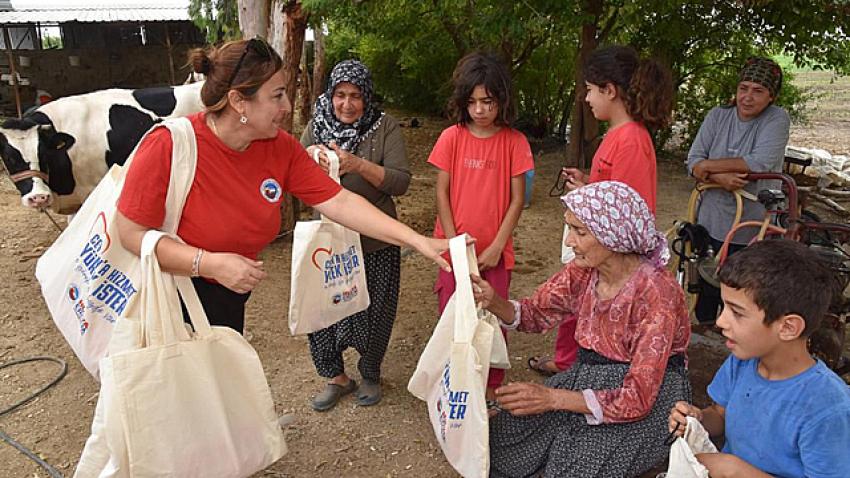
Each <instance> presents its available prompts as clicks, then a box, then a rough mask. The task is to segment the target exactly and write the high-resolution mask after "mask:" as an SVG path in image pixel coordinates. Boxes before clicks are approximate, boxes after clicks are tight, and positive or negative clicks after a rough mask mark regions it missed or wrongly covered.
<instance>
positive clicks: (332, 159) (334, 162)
mask: <svg viewBox="0 0 850 478" xmlns="http://www.w3.org/2000/svg"><path fill="white" fill-rule="evenodd" d="M321 152H322V150H321V149H319V148H316V149H314V150H313V161H315V162H316V164H319V153H321ZM325 155H326V156H327V157H328V176H330V177H331V179H333V180H334V181H336V183H337V184H340V182H339V181H340V180H339V156H337V154H336V153H335V152H334V151H331V150H326V151H325ZM321 216H322V222H330V223H333V221H331V220H330V219H327V218H326V217H325V215H324V214H322V215H321Z"/></svg>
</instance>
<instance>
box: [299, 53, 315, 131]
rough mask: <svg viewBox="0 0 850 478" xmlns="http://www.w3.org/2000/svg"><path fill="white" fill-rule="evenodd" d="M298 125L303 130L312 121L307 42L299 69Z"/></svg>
mask: <svg viewBox="0 0 850 478" xmlns="http://www.w3.org/2000/svg"><path fill="white" fill-rule="evenodd" d="M298 78H299V80H298V123H299V125H300V126H301V127H302V128H303V127H304V126H305V125H306V124H307V121H310V116H311V115H310V106H311V105H312V104H313V102H312V101H311V91H312V88H310V74H309V73H308V72H307V42H304V49H303V50H302V51H301V65H300V66H299V68H298Z"/></svg>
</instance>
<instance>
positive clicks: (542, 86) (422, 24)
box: [304, 0, 850, 144]
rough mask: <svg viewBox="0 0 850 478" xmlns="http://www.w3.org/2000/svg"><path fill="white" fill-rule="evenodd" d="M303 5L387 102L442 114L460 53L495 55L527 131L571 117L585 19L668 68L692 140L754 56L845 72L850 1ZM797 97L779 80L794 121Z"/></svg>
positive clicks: (335, 49) (800, 96)
mask: <svg viewBox="0 0 850 478" xmlns="http://www.w3.org/2000/svg"><path fill="white" fill-rule="evenodd" d="M304 6H305V8H307V9H309V10H311V11H312V12H314V13H316V14H318V15H320V16H321V17H322V18H324V19H326V22H327V24H328V28H329V32H330V33H329V36H328V38H327V43H328V49H327V52H328V63H329V64H330V65H332V64H334V63H335V62H336V61H339V60H341V59H344V58H349V57H358V58H360V59H362V60H363V61H364V62H365V63H366V64H368V65H369V66H370V67H371V68H372V70H373V73H374V76H375V82H376V85H377V87H378V90H379V91H380V92H381V93H382V94H383V95H384V97H385V99H386V100H388V101H389V102H392V103H394V104H396V105H399V106H402V107H407V108H412V109H417V110H422V111H431V112H436V111H440V110H442V108H443V105H445V100H446V98H447V96H448V93H449V90H448V82H449V80H450V77H451V71H452V69H453V67H454V65H455V62H456V61H457V60H458V59H459V58H460V57H461V56H462V55H463V54H465V53H468V52H470V51H473V50H487V51H492V52H495V53H498V54H500V55H501V56H502V57H503V58H504V59H505V60H506V61H507V62H508V63H509V64H510V65H511V68H512V71H513V74H514V89H515V91H516V94H517V95H516V96H517V99H518V106H519V112H520V118H521V124H523V125H524V126H526V127H529V128H530V129H532V130H541V129H543V130H547V131H552V130H555V129H557V128H558V126H559V125H562V124H563V122H564V121H565V120H566V119H568V118H569V111H570V104H571V103H572V102H573V100H574V97H575V94H574V86H575V84H574V83H575V71H574V70H575V68H576V67H575V64H576V58H577V55H578V52H579V51H580V50H581V48H582V45H581V44H580V31H581V28H582V24H584V23H589V24H592V25H595V26H596V32H597V33H596V37H597V41H598V42H599V43H600V44H603V45H605V44H615V43H618V44H628V45H632V46H634V47H635V48H636V49H638V50H639V51H640V52H641V54H642V55H644V56H654V57H656V58H658V59H659V60H660V61H661V62H662V63H664V64H666V65H667V66H669V67H670V69H671V71H672V72H673V76H674V81H675V84H676V87H677V99H676V112H675V113H676V116H675V117H676V120H677V121H679V122H680V123H681V124H683V125H684V126H685V128H686V132H687V133H688V136H690V135H692V134H693V133H695V132H696V129H697V128H698V127H699V125H700V123H701V121H702V119H703V117H704V116H705V114H707V112H708V110H709V109H710V108H712V107H714V106H717V105H719V104H723V103H725V102H726V101H728V100H729V99H730V98H731V97H732V95H733V94H734V91H735V84H736V82H737V72H738V69H739V68H740V66H741V65H742V64H743V62H744V61H745V59H746V58H747V57H748V56H750V55H753V54H760V55H778V54H785V55H788V56H789V57H791V58H792V59H793V63H794V64H795V65H796V66H805V67H811V68H824V69H830V70H833V71H835V72H836V73H838V74H850V42H848V37H847V34H848V32H850V2H846V1H844V0H718V1H713V2H679V1H672V0H517V1H510V2H508V1H503V0H305V1H304ZM590 12H596V13H590ZM789 76H790V75H789ZM805 98H806V92H802V91H799V90H798V89H796V88H794V87H793V86H792V85H790V82H789V81H786V83H785V87H784V88H783V92H782V95H781V96H780V98H779V99H778V101H777V103H778V104H780V105H782V106H785V107H786V108H788V109H789V110H790V111H791V114H792V116H793V117H795V118H798V119H799V118H801V117H802V116H803V110H802V104H803V103H804V100H805ZM579 100H581V99H580V98H579ZM668 134H669V132H660V134H659V137H660V138H662V139H663V138H664V137H665V136H666V135H668ZM686 144H687V143H686Z"/></svg>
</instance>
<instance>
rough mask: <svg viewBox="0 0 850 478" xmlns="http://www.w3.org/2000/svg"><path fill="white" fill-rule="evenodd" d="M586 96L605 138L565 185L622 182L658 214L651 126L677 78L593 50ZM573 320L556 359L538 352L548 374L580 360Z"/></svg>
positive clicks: (663, 111) (629, 53)
mask: <svg viewBox="0 0 850 478" xmlns="http://www.w3.org/2000/svg"><path fill="white" fill-rule="evenodd" d="M583 72H584V83H585V86H586V88H587V96H585V101H586V102H587V104H588V105H589V106H590V109H591V111H593V116H594V117H595V118H596V119H597V120H599V121H606V122H608V131H607V133H606V134H605V138H604V139H603V140H602V143H601V144H600V145H599V149H597V150H596V154H594V155H593V162H592V164H591V168H590V174H589V175H588V174H585V173H584V172H582V171H581V170H579V169H576V168H564V169H563V170H562V172H561V174H563V175H565V176H566V178H567V182H566V187H567V189H569V190H573V189H576V188H578V187H581V186H583V185H585V184H587V183H595V182H598V181H620V182H622V183H625V184H628V185H629V186H631V187H632V189H634V190H635V191H637V192H638V194H640V196H641V197H642V198H643V200H644V201H646V203H647V205H648V206H649V209H650V211H652V213H653V214H655V193H656V172H655V147H654V145H653V144H652V137H651V136H650V134H649V130H650V129H652V130H656V129H659V128H662V127H664V126H665V125H666V124H667V123H669V121H670V113H671V109H672V104H673V81H672V78H671V75H670V72H669V70H668V69H667V68H665V67H664V66H662V65H661V64H660V63H658V62H657V61H655V60H651V59H643V60H642V59H640V58H639V57H638V54H637V52H635V50H634V49H632V48H630V47H625V46H610V47H607V48H602V49H599V50H596V51H594V52H593V53H592V54H591V55H590V57H589V58H588V59H587V62H586V63H585V65H584V69H583ZM577 351H578V346H577V344H576V340H575V321H571V320H568V321H564V322H563V324H562V325H561V327H560V328H558V337H557V339H556V341H555V357H554V359H551V358H548V357H543V356H537V357H531V358H530V359H529V360H528V364H529V366H531V368H533V369H535V370H538V371H540V372H542V373H544V374H552V373H557V372H560V371H562V370H566V369H567V368H569V366H570V365H572V363H573V362H574V361H575V359H576V353H577Z"/></svg>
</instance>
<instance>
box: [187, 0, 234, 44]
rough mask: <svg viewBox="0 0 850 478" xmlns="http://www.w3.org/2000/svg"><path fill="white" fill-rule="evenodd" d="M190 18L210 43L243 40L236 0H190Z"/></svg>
mask: <svg viewBox="0 0 850 478" xmlns="http://www.w3.org/2000/svg"><path fill="white" fill-rule="evenodd" d="M189 17H190V18H192V21H193V22H194V23H195V25H197V26H198V28H200V29H201V30H202V31H203V32H205V33H206V37H207V42H209V43H219V42H222V41H227V40H239V39H241V38H242V33H241V32H240V31H239V12H238V10H237V5H236V0H189Z"/></svg>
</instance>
